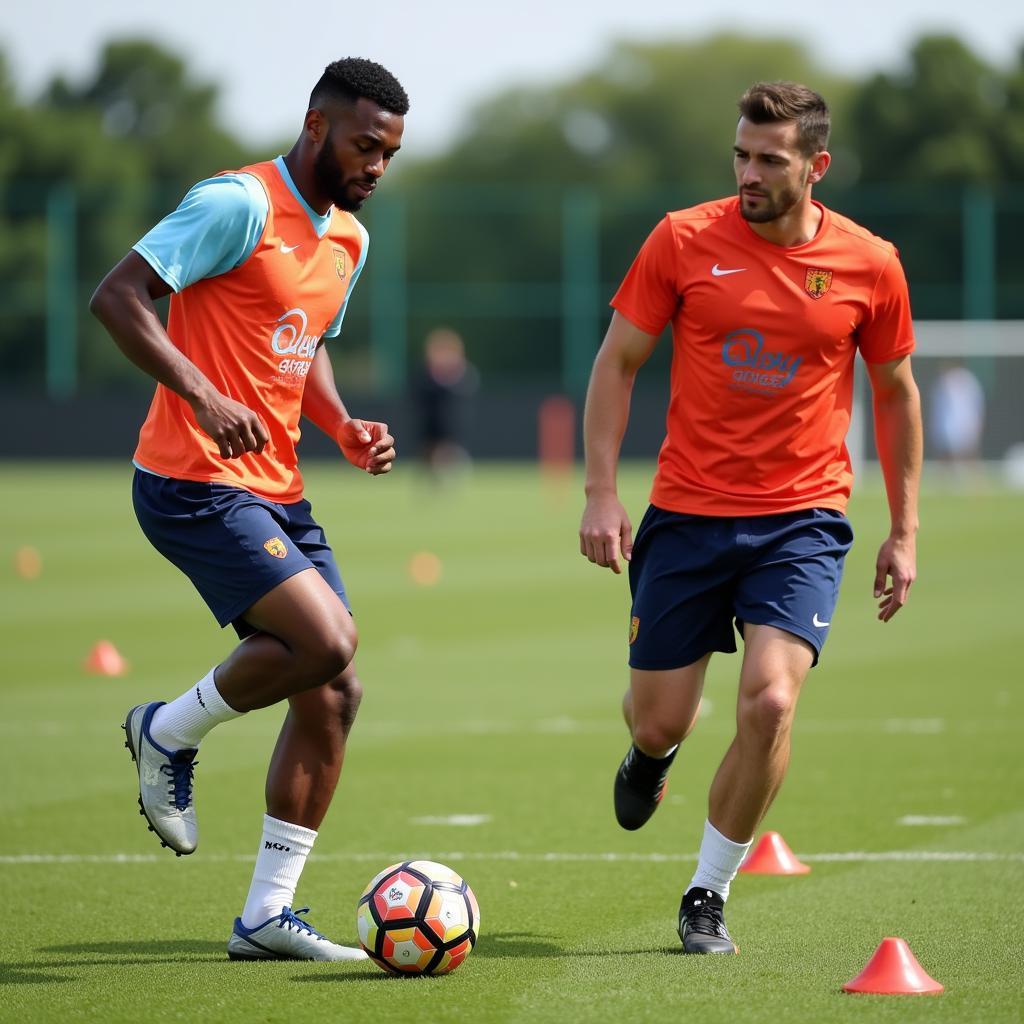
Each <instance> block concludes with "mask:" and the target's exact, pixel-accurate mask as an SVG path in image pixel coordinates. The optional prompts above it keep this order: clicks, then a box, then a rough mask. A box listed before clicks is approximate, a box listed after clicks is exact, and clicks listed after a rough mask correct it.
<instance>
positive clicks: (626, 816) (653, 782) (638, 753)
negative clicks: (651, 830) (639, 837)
mask: <svg viewBox="0 0 1024 1024" xmlns="http://www.w3.org/2000/svg"><path fill="white" fill-rule="evenodd" d="M678 749H679V748H678V747H676V748H675V750H673V751H672V753H671V754H668V755H667V756H665V757H651V756H650V755H649V754H645V753H644V752H643V751H642V750H640V749H639V748H638V747H637V745H636V744H635V743H634V744H632V745H631V746H630V748H629V751H628V752H627V753H626V756H625V758H624V759H623V761H622V764H620V765H619V770H618V771H617V772H616V773H615V817H616V819H617V820H618V822H619V824H620V825H621V826H622V827H623V828H624V829H627V830H628V831H630V832H633V831H635V830H636V829H638V828H640V826H641V825H646V824H647V821H648V820H649V819H650V817H651V815H652V814H653V813H654V812H655V811H656V810H657V809H658V804H659V803H661V798H662V797H663V796H664V795H665V790H666V789H667V788H668V770H669V768H671V767H672V762H673V760H674V759H675V756H676V751H677V750H678Z"/></svg>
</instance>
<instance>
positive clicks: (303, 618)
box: [91, 58, 409, 961]
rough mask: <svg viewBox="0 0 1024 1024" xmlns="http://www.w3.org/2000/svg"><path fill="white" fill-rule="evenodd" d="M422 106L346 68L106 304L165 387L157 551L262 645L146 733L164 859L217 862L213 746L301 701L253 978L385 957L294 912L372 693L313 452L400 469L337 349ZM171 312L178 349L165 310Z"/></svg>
mask: <svg viewBox="0 0 1024 1024" xmlns="http://www.w3.org/2000/svg"><path fill="white" fill-rule="evenodd" d="M408 107H409V101H408V97H407V96H406V94H405V90H404V89H403V88H402V86H401V85H400V84H399V83H398V81H397V80H396V79H395V78H394V76H393V75H391V74H390V72H388V71H387V70H386V69H384V68H383V67H381V66H380V65H379V64H376V63H374V62H372V61H368V60H362V59H360V58H347V59H345V60H341V61H335V62H334V63H333V64H330V65H329V66H328V67H327V69H326V70H325V72H324V74H323V75H322V77H321V78H320V80H319V81H318V82H317V84H316V86H315V87H314V89H313V92H312V95H311V96H310V101H309V109H308V110H307V112H306V115H305V118H304V121H303V126H302V131H301V133H300V135H299V138H298V140H297V141H296V143H295V145H294V146H293V147H292V149H291V150H290V151H289V153H288V154H287V155H285V156H283V157H281V156H279V157H277V158H276V159H275V160H270V161H266V162H263V163H257V164H253V165H251V166H249V167H244V168H242V169H241V170H239V171H235V172H227V173H224V174H220V175H217V176H215V177H213V178H210V179H207V180H206V181H203V182H200V183H199V184H197V185H196V186H195V187H193V188H192V189H191V190H190V191H189V193H188V195H187V196H186V197H185V198H184V199H183V200H182V202H181V204H180V205H179V207H178V208H177V209H176V210H175V211H173V212H172V213H171V214H169V215H168V216H167V217H166V218H164V220H163V221H161V222H160V223H159V224H158V225H156V227H154V228H153V229H152V230H151V231H150V232H149V233H148V234H147V235H146V236H145V237H144V238H143V239H141V240H140V241H139V242H138V243H137V244H136V245H135V246H134V247H133V251H132V252H130V253H129V254H128V255H127V256H126V257H125V258H124V259H123V260H122V261H121V262H120V263H119V264H118V265H117V266H116V267H115V268H114V269H113V270H112V271H111V272H110V273H109V274H108V275H107V277H106V278H105V279H104V281H103V282H102V283H101V284H100V286H99V288H98V289H97V291H96V294H95V295H94V296H93V300H92V304H91V308H92V310H93V312H94V313H95V314H96V316H97V317H98V318H99V319H100V320H101V321H102V322H103V324H104V325H105V326H106V327H107V329H108V330H109V332H110V334H111V336H112V337H113V338H114V340H115V341H116V342H117V344H118V346H119V347H120V348H121V350H122V351H123V352H124V354H125V355H126V356H127V357H128V358H129V359H130V360H132V362H134V363H135V364H136V365H138V366H139V367H141V368H142V369H143V370H145V371H146V373H148V374H149V375H150V376H151V377H153V378H154V379H155V380H156V382H157V388H156V393H155V395H154V397H153V402H152V405H151V406H150V411H149V415H148V416H147V418H146V422H145V423H144V424H143V427H142V431H141V433H140V437H139V444H138V447H137V448H136V451H135V459H134V461H135V466H136V473H135V479H134V482H133V502H134V506H135V512H136V515H137V517H138V519H139V523H140V525H141V526H142V529H143V532H144V533H145V534H146V536H147V538H148V539H149V540H150V542H151V543H152V544H153V546H154V547H155V548H156V549H157V550H158V551H159V552H160V553H161V554H162V555H164V556H165V557H166V558H167V559H168V560H169V561H171V562H172V563H173V564H174V565H175V566H177V567H178V568H179V569H180V570H181V571H182V572H184V573H185V574H186V575H187V576H188V577H189V579H190V580H191V581H192V583H193V584H194V585H195V587H196V589H197V590H198V591H199V593H200V594H201V596H202V597H203V599H204V600H205V601H206V603H207V604H208V605H209V607H210V610H211V611H212V612H213V614H214V615H215V617H216V618H217V621H218V622H219V623H220V625H221V626H226V625H228V624H231V625H232V626H233V627H234V629H235V630H236V632H237V633H238V636H239V638H240V641H241V642H240V643H239V644H238V646H237V647H235V649H234V650H233V651H232V652H231V654H230V655H229V656H228V657H227V658H226V659H225V660H224V661H222V662H221V663H220V664H219V665H216V666H215V667H214V668H212V669H210V670H209V671H208V672H207V673H206V674H205V675H204V676H203V678H202V679H200V680H199V682H198V683H197V684H195V685H194V686H191V687H189V688H188V689H187V690H186V691H185V692H184V693H183V694H181V696H179V697H177V698H176V699H174V700H171V701H170V702H168V703H165V702H163V701H150V702H147V703H145V704H140V705H138V706H137V707H134V708H132V709H131V710H130V711H129V712H128V715H127V717H126V719H125V723H124V728H125V732H126V734H127V744H126V745H127V746H128V747H129V749H130V751H131V753H132V757H133V759H134V760H135V762H136V767H137V774H138V786H139V804H140V807H141V809H142V813H143V814H144V815H145V817H146V820H147V821H148V822H149V825H150V828H151V829H152V830H153V831H155V832H156V834H157V835H158V837H159V838H160V840H161V843H162V844H163V845H164V846H169V847H170V848H171V849H173V850H174V851H175V852H176V853H177V854H178V855H179V856H180V855H182V854H190V853H192V852H193V851H194V850H195V848H196V844H197V842H198V827H197V822H196V814H195V806H194V803H193V798H192V782H193V768H194V765H195V758H196V754H197V753H198V749H197V748H198V747H199V743H200V741H201V740H202V739H203V737H204V736H205V735H206V733H207V732H209V731H210V729H212V728H213V727H214V726H216V725H219V724H221V723H223V722H227V721H229V720H231V719H233V718H237V717H239V716H240V715H243V714H245V713H246V712H248V711H252V710H255V709H256V708H263V707H267V706H269V705H271V704H276V703H278V702H279V701H285V700H287V702H288V713H287V716H286V717H285V721H284V725H283V727H282V729H281V733H280V736H279V738H278V741H277V746H276V747H275V749H274V753H273V756H272V758H271V762H270V768H269V772H268V775H267V783H266V814H265V815H264V818H263V834H262V836H261V839H260V844H259V847H258V854H257V858H256V868H255V871H254V873H253V878H252V884H251V886H250V889H249V894H248V897H247V898H246V901H245V906H244V908H243V909H242V913H241V915H240V916H239V917H238V918H237V919H236V920H235V923H234V927H233V929H232V932H231V936H230V938H229V940H228V954H229V956H230V957H231V958H232V959H241V960H280V959H300V960H336V961H338V960H359V959H364V958H365V954H364V953H363V952H362V950H360V949H354V948H350V947H346V946H341V945H338V944H336V943H334V942H331V941H330V940H328V939H327V938H326V937H325V936H323V935H321V934H320V932H318V931H317V930H316V929H315V928H313V927H312V925H311V924H309V923H308V922H307V921H306V920H305V919H303V918H300V917H299V916H297V915H298V914H301V913H304V911H294V910H293V898H294V895H295V889H296V886H297V884H298V881H299V875H300V874H301V872H302V869H303V865H304V864H305V861H306V858H307V856H308V854H309V852H310V850H311V849H312V846H313V842H314V840H315V839H316V836H317V830H318V829H319V827H320V823H321V822H322V820H323V818H324V815H325V814H326V813H327V808H328V806H329V805H330V802H331V798H332V796H333V794H334V790H335V787H336V786H337V782H338V777H339V774H340V772H341V766H342V760H343V758H344V754H345V743H346V739H347V737H348V733H349V730H350V728H351V726H352V722H353V720H354V718H355V714H356V709H357V707H358V705H359V699H360V695H361V692H362V691H361V687H360V684H359V680H358V679H357V678H356V674H355V668H354V664H353V656H354V654H355V649H356V629H355V626H354V625H353V621H352V616H351V614H350V612H349V608H348V599H347V597H346V594H345V588H344V585H343V584H342V580H341V576H340V574H339V572H338V567H337V565H336V563H335V560H334V555H333V553H332V551H331V548H330V547H329V545H328V543H327V538H326V537H325V535H324V531H323V530H322V529H321V528H320V526H319V524H318V523H317V522H316V520H315V519H314V518H313V516H312V511H311V508H310V504H309V502H308V501H306V500H305V499H304V498H303V488H302V477H301V475H300V473H299V469H298V460H297V456H296V451H295V446H296V443H297V442H298V439H299V420H300V417H302V416H305V417H306V418H307V419H309V420H310V421H312V422H313V423H314V424H315V425H316V426H317V427H319V428H320V429H321V430H323V431H324V432H325V433H326V434H327V435H328V436H330V437H332V438H333V439H334V440H335V441H336V442H337V444H338V447H339V448H340V450H341V452H342V454H343V455H344V456H345V458H346V459H348V461H349V462H351V463H352V464H353V465H355V466H357V467H358V468H360V469H363V470H365V471H366V472H368V473H370V474H371V475H380V474H383V473H387V472H388V471H389V470H390V469H391V466H392V462H393V460H394V458H395V449H394V439H393V438H392V436H391V434H390V433H389V432H388V428H387V425H386V424H383V423H374V422H369V421H366V420H361V419H356V418H354V417H353V416H351V415H350V414H349V412H348V410H347V409H346V408H345V405H344V403H343V402H342V400H341V398H340V396H339V395H338V391H337V389H336V387H335V383H334V374H333V371H332V368H331V361H330V357H329V356H328V353H327V346H326V344H325V343H326V341H327V340H329V339H331V338H334V337H336V336H337V335H338V334H339V332H340V330H341V322H342V318H343V316H344V312H345V306H346V303H347V301H348V297H349V294H350V292H351V289H352V285H353V283H354V281H355V279H356V278H357V277H358V275H359V272H360V271H361V270H362V267H363V263H364V261H365V258H366V249H367V244H368V237H367V234H366V231H365V229H364V228H363V227H362V226H361V225H360V224H359V222H358V221H357V220H356V219H355V217H354V216H353V212H354V211H356V210H358V209H359V208H360V207H361V206H362V205H363V203H364V202H365V201H366V200H367V199H368V198H369V197H370V196H371V195H372V194H373V192H374V190H375V189H376V187H377V184H378V182H379V181H380V178H381V177H382V175H383V174H384V172H385V170H386V169H387V167H388V164H389V162H390V160H391V158H392V157H393V156H394V155H395V153H397V152H398V149H399V147H400V145H401V139H402V132H403V128H404V115H405V113H406V111H407V110H408ZM168 294H170V295H171V300H170V314H169V318H168V323H167V328H166V330H165V329H164V326H163V324H162V323H161V321H160V318H159V316H158V314H157V311H156V308H155V306H154V300H156V299H158V298H160V297H162V296H165V295H168Z"/></svg>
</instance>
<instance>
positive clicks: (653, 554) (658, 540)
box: [629, 505, 853, 671]
mask: <svg viewBox="0 0 1024 1024" xmlns="http://www.w3.org/2000/svg"><path fill="white" fill-rule="evenodd" d="M852 543H853V529H852V528H851V527H850V522H849V520H848V519H847V518H846V516H844V515H843V514H842V513H841V512H836V511H833V510H832V509H807V510H804V511H801V512H786V513H783V514H781V515H768V516H749V517H746V518H737V519H733V518H724V517H723V518H719V517H717V516H693V515H680V514H679V513H677V512H666V511H665V510H664V509H660V508H655V506H653V505H651V506H650V507H649V508H648V509H647V513H646V514H645V515H644V518H643V521H642V522H641V523H640V528H639V530H637V533H636V540H635V542H634V544H633V555H632V559H631V561H630V563H629V586H630V591H631V592H632V595H633V607H632V610H631V613H630V614H631V619H630V628H629V664H630V666H631V667H632V668H638V669H646V670H649V671H658V670H663V669H672V668H682V667H683V666H684V665H691V664H693V662H695V661H698V660H699V659H700V658H702V657H703V656H704V655H705V654H707V653H708V652H710V651H725V652H727V653H731V652H733V651H735V650H736V635H735V633H734V631H733V620H734V619H735V621H736V626H737V627H738V628H739V630H740V632H741V633H742V632H743V624H744V623H745V622H749V623H751V624H753V625H759V626H776V627H778V628H779V629H784V630H786V631H787V632H788V633H792V634H794V635H795V636H798V637H800V638H801V639H802V640H806V641H807V643H808V644H810V646H811V647H812V648H813V649H814V662H815V664H817V661H818V655H819V654H820V653H821V648H822V645H823V644H824V643H825V638H826V637H827V636H828V629H829V625H830V624H831V622H832V613H833V611H834V610H835V606H836V600H837V599H838V597H839V581H840V579H841V578H842V574H843V560H844V559H845V558H846V553H847V551H849V550H850V545H851V544H852Z"/></svg>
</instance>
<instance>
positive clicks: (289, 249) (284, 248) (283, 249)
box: [281, 242, 302, 255]
mask: <svg viewBox="0 0 1024 1024" xmlns="http://www.w3.org/2000/svg"><path fill="white" fill-rule="evenodd" d="M299 245H302V243H301V242H299ZM299 245H285V244H284V242H282V243H281V252H283V253H285V254H286V255H287V254H288V253H290V252H295V250H296V249H298V247H299Z"/></svg>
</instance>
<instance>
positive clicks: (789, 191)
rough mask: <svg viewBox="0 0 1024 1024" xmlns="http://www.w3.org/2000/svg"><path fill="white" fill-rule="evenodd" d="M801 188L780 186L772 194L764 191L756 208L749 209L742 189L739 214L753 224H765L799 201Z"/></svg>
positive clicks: (783, 213) (801, 194) (801, 193)
mask: <svg viewBox="0 0 1024 1024" xmlns="http://www.w3.org/2000/svg"><path fill="white" fill-rule="evenodd" d="M803 194H804V190H803V189H802V188H799V189H798V188H782V189H780V190H779V191H778V192H776V193H775V194H774V195H773V194H772V193H770V192H766V193H764V194H762V195H760V196H758V199H759V200H760V205H759V206H758V207H757V208H756V209H749V208H748V207H747V206H746V204H745V202H744V199H743V190H742V189H741V190H740V214H741V215H742V216H743V219H744V220H748V221H750V222H751V223H753V224H767V223H768V222H769V221H773V220H778V219H779V218H780V217H783V216H785V215H786V214H787V213H789V211H790V210H792V209H793V207H794V206H796V204H797V203H799V202H800V200H801V198H802V197H803Z"/></svg>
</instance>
